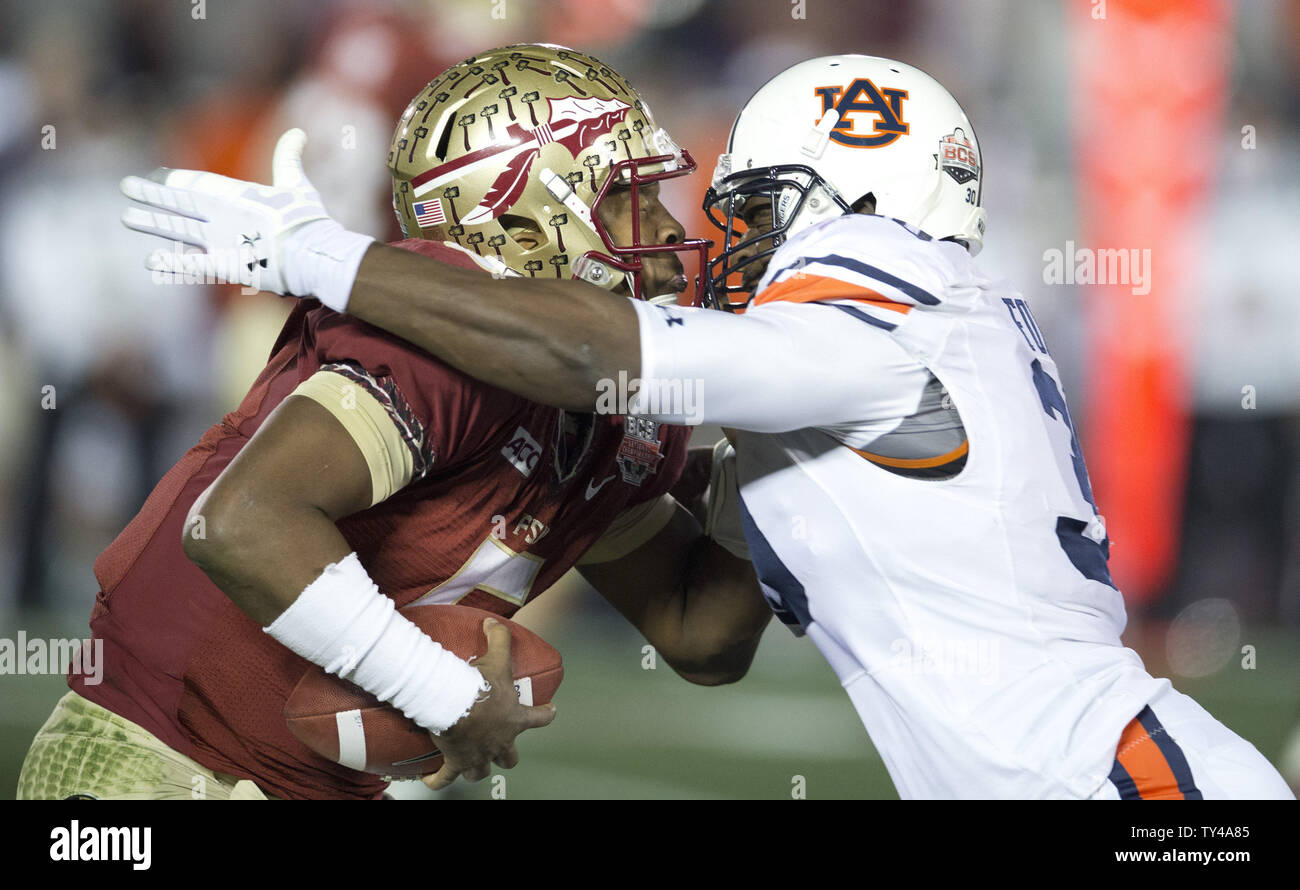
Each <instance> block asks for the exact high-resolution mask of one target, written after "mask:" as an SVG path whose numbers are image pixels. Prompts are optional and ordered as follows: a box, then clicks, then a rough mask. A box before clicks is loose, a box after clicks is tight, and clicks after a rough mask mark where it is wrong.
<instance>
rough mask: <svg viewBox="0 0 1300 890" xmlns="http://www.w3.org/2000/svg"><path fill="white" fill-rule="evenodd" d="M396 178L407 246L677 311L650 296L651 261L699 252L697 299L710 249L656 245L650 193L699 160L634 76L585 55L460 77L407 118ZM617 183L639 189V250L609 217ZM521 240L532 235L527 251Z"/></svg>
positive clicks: (502, 57)
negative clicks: (645, 211)
mask: <svg viewBox="0 0 1300 890" xmlns="http://www.w3.org/2000/svg"><path fill="white" fill-rule="evenodd" d="M388 168H389V170H390V171H391V172H392V175H393V209H394V210H395V211H396V212H397V218H398V220H399V222H400V223H401V226H402V232H403V233H404V234H405V235H406V236H407V237H408V238H429V239H432V240H438V241H446V242H451V243H454V244H455V245H457V246H458V247H460V248H461V249H462V250H466V251H468V252H472V254H473V256H474V257H475V258H476V259H477V261H478V263H479V265H481V266H483V267H484V268H486V269H488V270H489V271H491V272H493V273H494V274H506V275H516V274H517V275H527V276H531V277H534V278H535V277H539V276H547V277H555V278H566V277H573V278H581V279H582V280H584V281H587V282H590V283H591V284H595V285H598V286H600V287H605V288H609V289H613V288H616V287H618V286H619V285H620V284H624V283H626V284H627V287H628V292H629V293H630V294H632V295H634V296H638V297H652V298H656V302H660V301H662V302H669V301H671V302H674V303H675V302H677V295H676V294H671V295H664V296H663V297H662V298H659V297H658V296H657V295H655V294H642V292H641V269H642V266H641V258H642V257H643V256H644V255H646V254H650V253H662V252H676V253H692V252H693V253H695V255H696V260H697V266H696V273H697V274H698V275H699V277H697V279H696V292H697V302H698V293H699V287H700V282H702V281H703V280H704V277H703V276H704V273H705V271H706V267H707V257H708V248H709V247H710V246H711V242H709V241H706V240H703V239H688V240H683V241H678V242H676V243H653V242H651V243H645V242H643V241H642V240H641V235H642V233H641V231H640V206H639V201H638V193H637V190H638V188H639V187H640V186H643V185H645V184H646V183H649V182H654V181H657V180H661V179H670V178H675V177H678V176H685V175H687V174H689V173H691V172H693V171H694V170H695V168H696V165H695V161H694V159H692V158H691V156H690V154H689V153H688V152H687V151H685V150H684V149H682V148H680V147H678V145H677V144H676V143H674V142H673V140H672V139H671V138H670V137H669V136H668V134H667V133H666V132H664V130H663V129H662V128H660V127H659V126H658V125H657V124H656V123H655V121H654V118H653V117H652V116H651V114H650V109H649V108H647V107H646V104H645V102H644V101H643V100H642V99H641V97H640V96H639V95H638V94H637V92H636V90H634V89H633V88H632V86H631V85H630V84H629V83H628V82H627V81H626V80H625V79H624V78H623V76H622V75H620V74H619V73H618V72H617V71H614V70H613V69H611V68H609V67H608V66H607V65H604V64H602V63H601V62H600V61H599V60H597V59H593V58H592V57H591V56H588V55H586V54H585V53H580V52H577V51H575V50H571V49H566V48H565V47H562V46H552V45H536V44H522V45H518V46H507V47H502V48H500V49H494V50H490V51H488V52H485V53H481V54H479V55H477V56H474V57H473V58H470V59H467V60H465V61H464V62H462V63H460V64H459V65H455V66H453V67H452V68H449V69H448V70H446V71H444V72H443V73H442V74H440V75H439V76H438V77H437V78H436V79H435V80H433V81H431V82H430V83H429V85H428V86H427V87H425V88H424V89H423V90H422V91H421V92H420V94H419V95H417V96H416V97H415V99H414V100H412V102H411V104H410V105H409V106H408V107H407V109H406V111H405V112H403V114H402V118H401V120H399V121H398V123H397V129H396V131H395V132H394V133H393V141H392V145H391V146H390V147H389V151H388ZM615 185H620V186H624V187H628V188H630V190H631V198H632V243H630V244H626V245H618V244H614V243H613V242H612V240H611V237H610V234H609V232H608V231H607V230H606V228H605V226H604V225H603V224H602V223H601V220H600V213H599V209H600V205H601V202H602V200H603V199H604V197H605V195H606V193H607V192H608V191H609V189H610V188H611V186H615ZM521 232H529V233H531V234H532V236H533V237H530V238H527V239H523V243H520V241H519V240H516V237H515V236H516V235H518V234H519V233H521ZM651 237H653V236H651ZM534 245H535V246H534ZM687 268H688V270H689V267H687Z"/></svg>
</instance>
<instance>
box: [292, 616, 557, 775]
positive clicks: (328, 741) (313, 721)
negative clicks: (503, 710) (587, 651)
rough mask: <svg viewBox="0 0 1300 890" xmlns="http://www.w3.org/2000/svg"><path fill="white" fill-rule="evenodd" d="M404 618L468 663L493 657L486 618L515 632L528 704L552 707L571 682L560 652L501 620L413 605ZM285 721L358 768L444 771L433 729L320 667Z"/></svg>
mask: <svg viewBox="0 0 1300 890" xmlns="http://www.w3.org/2000/svg"><path fill="white" fill-rule="evenodd" d="M401 611H402V614H403V615H405V616H406V617H407V618H409V619H411V621H413V622H415V624H416V626H418V627H419V628H420V629H421V630H422V631H424V632H425V633H427V634H428V635H429V636H430V637H432V638H433V639H435V640H437V641H438V642H439V643H440V644H442V646H443V647H444V648H445V649H447V650H449V651H451V652H454V653H455V654H456V655H458V656H459V657H461V658H464V659H467V660H468V659H472V658H474V657H477V656H479V655H482V654H483V653H485V652H486V651H487V637H486V636H485V635H484V633H483V620H484V619H485V618H495V619H496V620H498V621H500V622H501V623H502V624H504V625H505V626H506V627H508V628H510V661H511V669H512V676H513V677H514V680H515V692H516V693H517V694H518V695H519V700H520V701H521V702H522V703H523V704H525V705H542V704H546V703H547V702H549V701H550V700H551V697H552V696H553V695H555V690H556V689H557V688H559V685H560V680H562V679H563V678H564V666H563V665H562V663H561V660H560V653H559V652H558V651H556V650H555V648H554V647H552V646H551V645H550V644H549V643H547V642H546V641H545V640H543V639H542V638H541V637H539V636H538V635H537V634H535V633H533V632H532V631H530V630H528V629H527V628H525V627H523V626H522V625H520V624H516V623H515V622H513V621H509V620H507V619H505V618H502V617H501V616H499V615H493V614H492V613H491V612H485V611H483V610H481V609H471V608H469V607H468V606H454V605H431V606H408V607H407V608H405V609H402V610H401ZM284 718H285V720H286V722H288V724H289V729H290V731H292V732H293V734H294V735H295V736H297V737H298V739H299V740H300V741H302V743H303V744H305V745H306V746H307V747H309V748H311V749H312V750H313V751H315V752H316V753H317V754H320V755H321V756H322V757H326V758H328V759H330V760H333V761H334V762H336V763H341V764H343V765H344V766H348V767H351V768H353V769H357V770H362V771H364V772H368V773H378V774H379V775H382V776H393V777H412V776H423V775H427V774H429V773H435V772H437V771H438V770H439V769H440V768H441V767H442V753H441V752H440V751H439V750H438V747H437V743H436V741H435V740H434V738H433V737H432V736H431V735H429V733H428V732H427V731H426V730H424V729H423V728H421V727H420V726H418V725H416V724H415V723H413V722H412V721H411V720H409V719H407V717H406V716H405V715H404V714H402V712H401V711H399V710H397V709H396V708H394V707H392V706H390V705H388V704H386V703H384V702H381V701H380V700H379V699H377V698H375V697H374V696H373V695H371V694H370V693H368V692H366V691H365V690H363V689H361V688H360V687H359V686H355V685H353V684H352V683H349V682H348V681H346V680H342V679H340V678H338V677H336V676H334V675H333V674H327V673H325V671H324V670H323V669H322V668H319V667H317V666H315V665H313V666H312V667H310V668H309V669H308V670H307V671H306V672H305V673H304V674H303V675H302V679H300V680H299V681H298V685H297V686H295V687H294V689H293V692H292V693H290V695H289V700H288V701H287V702H285V706H284Z"/></svg>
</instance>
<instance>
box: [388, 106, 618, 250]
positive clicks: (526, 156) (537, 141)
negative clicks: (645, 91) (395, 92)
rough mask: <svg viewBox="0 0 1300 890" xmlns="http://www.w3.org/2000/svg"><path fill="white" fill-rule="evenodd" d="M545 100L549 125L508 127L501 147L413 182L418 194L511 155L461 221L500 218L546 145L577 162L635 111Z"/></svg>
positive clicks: (461, 159) (469, 156) (462, 159)
mask: <svg viewBox="0 0 1300 890" xmlns="http://www.w3.org/2000/svg"><path fill="white" fill-rule="evenodd" d="M546 101H547V102H548V103H549V105H550V112H551V114H550V118H549V119H548V121H547V122H546V123H544V124H539V125H538V126H537V127H536V128H535V129H533V130H525V129H524V128H523V127H521V126H520V125H519V124H516V123H511V124H509V125H508V126H507V127H506V128H505V134H504V136H503V137H502V139H501V141H499V142H498V143H497V144H495V145H492V146H489V147H487V148H483V149H479V150H478V151H472V152H470V153H469V154H467V155H464V156H463V157H459V158H456V159H455V160H452V161H448V162H447V163H445V164H442V165H440V166H437V167H434V168H433V169H432V170H429V171H427V172H425V173H422V174H420V175H419V176H417V177H415V178H414V179H413V180H411V185H412V186H414V188H415V194H416V196H417V197H418V196H421V195H424V194H425V193H426V192H428V191H431V190H432V189H435V188H437V187H438V186H440V185H442V184H444V183H446V182H449V181H451V180H453V179H458V178H460V177H462V176H464V175H466V174H467V173H470V172H472V171H473V170H474V169H476V168H477V167H480V166H483V165H486V164H489V163H500V157H499V156H500V155H501V154H503V153H509V154H510V155H511V157H510V159H509V161H508V163H507V164H506V168H505V169H504V170H503V171H501V174H500V175H499V176H497V178H496V179H495V180H494V181H493V183H492V187H491V188H489V189H488V191H487V194H485V195H484V196H483V200H482V201H480V202H479V203H478V205H477V206H476V207H474V208H473V209H472V210H470V212H469V213H467V214H466V215H465V216H464V217H463V218H462V219H461V223H462V224H464V225H467V226H472V225H478V224H480V223H484V222H487V221H488V220H490V219H496V218H497V217H498V216H500V215H501V214H502V213H504V212H506V210H508V209H510V207H511V205H513V204H514V202H515V201H517V200H518V199H519V196H520V195H521V194H522V193H523V190H524V187H525V186H527V184H528V174H529V172H530V171H531V170H532V165H533V161H534V160H536V159H537V156H538V155H539V154H541V151H542V147H543V146H545V145H546V144H547V143H550V142H558V143H560V144H561V145H563V146H564V147H565V148H567V149H568V150H569V153H570V154H572V155H573V157H575V158H576V157H578V155H580V154H582V153H583V152H584V151H586V150H587V149H588V148H590V147H591V146H592V145H593V144H595V142H596V140H597V139H599V138H600V137H601V136H604V135H607V134H608V133H609V132H610V131H612V130H613V128H614V125H615V124H618V123H621V122H622V121H623V120H624V119H625V118H626V117H627V113H628V111H629V110H631V106H629V105H628V104H627V103H625V102H620V101H619V100H617V99H597V98H595V97H587V98H582V99H580V98H578V97H577V96H565V97H564V98H562V99H551V98H548V99H547V100H546Z"/></svg>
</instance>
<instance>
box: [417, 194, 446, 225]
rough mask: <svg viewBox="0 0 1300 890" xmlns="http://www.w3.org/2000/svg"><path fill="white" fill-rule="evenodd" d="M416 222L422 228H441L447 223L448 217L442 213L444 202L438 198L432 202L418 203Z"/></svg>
mask: <svg viewBox="0 0 1300 890" xmlns="http://www.w3.org/2000/svg"><path fill="white" fill-rule="evenodd" d="M413 206H414V207H415V221H416V222H418V223H419V224H420V225H421V226H440V225H442V224H443V223H445V222H446V221H447V216H446V214H444V213H443V212H442V202H441V201H439V200H438V199H437V198H434V199H433V200H432V201H416V202H415V204H414V205H413Z"/></svg>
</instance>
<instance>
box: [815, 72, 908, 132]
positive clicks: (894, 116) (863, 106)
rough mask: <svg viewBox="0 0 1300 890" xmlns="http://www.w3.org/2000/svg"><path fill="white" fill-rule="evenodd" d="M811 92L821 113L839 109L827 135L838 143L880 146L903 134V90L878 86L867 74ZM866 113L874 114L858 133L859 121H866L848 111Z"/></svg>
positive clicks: (905, 128) (904, 127) (904, 96)
mask: <svg viewBox="0 0 1300 890" xmlns="http://www.w3.org/2000/svg"><path fill="white" fill-rule="evenodd" d="M813 93H814V94H815V95H816V96H818V97H820V98H821V103H822V108H821V114H822V116H825V114H826V112H828V111H830V110H831V109H832V108H834V109H835V111H836V112H838V113H839V120H838V121H836V122H835V126H834V127H832V128H831V132H830V138H831V139H832V140H834V141H835V142H838V143H839V144H840V145H846V146H848V147H849V148H883V147H884V146H886V145H889V144H890V143H892V142H893V141H894V140H895V139H897V138H898V137H899V136H905V135H907V132H908V129H909V125H908V123H907V121H905V120H903V100H904V99H906V98H907V90H897V89H892V88H890V87H886V88H885V89H883V90H882V89H880V88H879V87H877V86H876V85H875V84H874V83H872V82H871V81H870V80H869V79H868V78H865V77H859V78H856V79H854V81H853V82H852V83H850V84H849V85H848V86H847V87H838V86H826V87H813ZM868 113H869V114H874V115H875V116H876V118H875V120H874V121H872V122H871V123H872V128H871V132H870V133H860V132H858V127H859V125H862V126H865V123H866V122H865V121H863V120H861V119H859V118H852V117H850V115H854V114H868ZM820 120H821V118H820V117H819V118H818V121H819V122H820Z"/></svg>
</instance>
